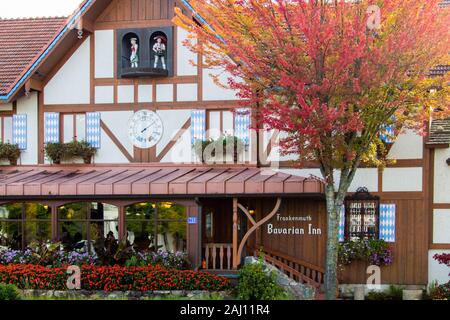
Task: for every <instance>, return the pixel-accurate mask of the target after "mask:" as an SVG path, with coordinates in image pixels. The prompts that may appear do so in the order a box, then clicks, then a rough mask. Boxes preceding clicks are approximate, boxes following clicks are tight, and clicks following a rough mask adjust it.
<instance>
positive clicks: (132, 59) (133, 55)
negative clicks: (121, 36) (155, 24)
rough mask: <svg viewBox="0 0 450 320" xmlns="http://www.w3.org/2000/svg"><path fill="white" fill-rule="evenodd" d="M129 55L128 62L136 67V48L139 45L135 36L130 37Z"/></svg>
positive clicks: (137, 61) (137, 60)
mask: <svg viewBox="0 0 450 320" xmlns="http://www.w3.org/2000/svg"><path fill="white" fill-rule="evenodd" d="M130 41H131V56H130V63H131V67H132V68H137V67H138V66H139V57H138V50H139V45H138V44H137V38H131V40H130Z"/></svg>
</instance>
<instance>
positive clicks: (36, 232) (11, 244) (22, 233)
mask: <svg viewBox="0 0 450 320" xmlns="http://www.w3.org/2000/svg"><path fill="white" fill-rule="evenodd" d="M51 230H52V229H51V209H50V208H49V206H46V205H42V204H38V203H11V204H5V205H2V206H0V246H2V247H8V248H11V249H15V250H20V249H24V248H25V247H26V246H27V245H29V244H30V243H31V242H33V241H39V242H45V241H49V240H51V238H52V231H51Z"/></svg>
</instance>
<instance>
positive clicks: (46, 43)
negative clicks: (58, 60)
mask: <svg viewBox="0 0 450 320" xmlns="http://www.w3.org/2000/svg"><path fill="white" fill-rule="evenodd" d="M96 1H97V0H84V1H83V3H82V4H81V5H80V6H79V8H78V9H77V10H75V12H74V13H73V14H72V15H71V16H70V17H69V18H68V19H66V18H62V19H63V20H64V21H58V20H57V19H56V18H54V19H51V18H42V19H39V18H35V19H9V20H1V21H2V23H4V26H0V43H1V45H0V46H1V47H2V49H1V50H2V51H3V52H4V55H3V56H1V57H0V62H1V63H2V64H3V58H6V59H7V60H6V62H5V65H6V70H5V71H2V72H1V73H0V83H1V88H0V102H8V101H9V100H10V99H11V98H12V97H13V96H14V95H15V94H16V93H17V90H18V89H19V88H21V87H22V86H23V85H24V84H25V82H26V80H28V79H29V78H31V77H32V76H33V75H34V74H35V72H36V71H37V69H38V68H39V66H40V64H41V63H42V62H43V61H44V60H45V59H46V58H47V57H48V56H49V54H50V53H51V52H52V50H53V49H54V48H55V47H57V45H58V44H59V43H60V41H62V40H63V38H64V37H65V36H66V35H67V34H68V33H69V32H70V31H71V30H72V29H73V28H72V26H73V25H74V24H75V22H76V21H78V19H79V18H80V17H82V15H83V14H84V13H85V12H86V11H87V9H89V8H90V7H91V5H92V4H93V3H94V2H96ZM108 1H109V0H108ZM60 19H61V18H60ZM50 21H52V22H50ZM3 27H6V28H8V29H6V30H5V32H1V31H3ZM33 27H36V29H34V28H33ZM27 28H28V29H27ZM30 28H31V29H30ZM8 30H9V31H12V32H13V34H9V33H8ZM21 32H25V33H23V34H20V33H21ZM3 37H5V38H3ZM15 40H17V41H15ZM19 40H24V41H27V43H24V42H20V41H19ZM5 41H9V44H10V45H11V49H9V48H8V46H7V45H6V46H4V45H3V43H4V42H5ZM35 42H36V43H35ZM3 46H4V47H3ZM27 46H30V48H26V47H27ZM31 47H32V48H31ZM13 49H16V50H13ZM21 49H23V50H24V51H23V52H21V51H20V50H21ZM18 53H19V54H18ZM22 53H23V55H21V54H22ZM9 61H11V63H13V64H14V65H12V66H11V67H9V66H8V62H9ZM19 68H20V69H19Z"/></svg>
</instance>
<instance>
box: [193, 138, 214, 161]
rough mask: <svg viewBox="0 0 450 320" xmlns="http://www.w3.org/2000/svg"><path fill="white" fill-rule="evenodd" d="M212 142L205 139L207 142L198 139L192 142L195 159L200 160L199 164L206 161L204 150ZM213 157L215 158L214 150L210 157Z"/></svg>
mask: <svg viewBox="0 0 450 320" xmlns="http://www.w3.org/2000/svg"><path fill="white" fill-rule="evenodd" d="M213 142H214V140H212V139H207V140H200V139H198V140H196V141H195V142H194V152H195V154H196V155H197V157H198V158H199V159H200V161H201V162H205V161H206V157H205V149H206V147H207V146H209V145H210V144H211V143H213ZM214 156H215V150H212V152H211V157H214Z"/></svg>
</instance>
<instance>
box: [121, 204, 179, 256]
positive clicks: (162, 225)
mask: <svg viewBox="0 0 450 320" xmlns="http://www.w3.org/2000/svg"><path fill="white" fill-rule="evenodd" d="M126 227H127V239H128V241H129V242H130V244H131V245H133V246H134V247H135V249H136V250H138V251H157V250H165V251H171V252H176V251H185V250H186V232H187V220H186V208H185V207H184V206H181V205H177V204H174V203H171V202H159V203H149V202H143V203H138V204H134V205H131V206H128V207H127V208H126Z"/></svg>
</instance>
